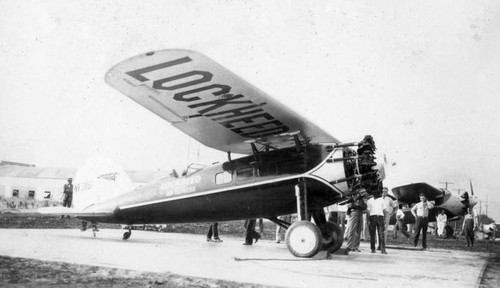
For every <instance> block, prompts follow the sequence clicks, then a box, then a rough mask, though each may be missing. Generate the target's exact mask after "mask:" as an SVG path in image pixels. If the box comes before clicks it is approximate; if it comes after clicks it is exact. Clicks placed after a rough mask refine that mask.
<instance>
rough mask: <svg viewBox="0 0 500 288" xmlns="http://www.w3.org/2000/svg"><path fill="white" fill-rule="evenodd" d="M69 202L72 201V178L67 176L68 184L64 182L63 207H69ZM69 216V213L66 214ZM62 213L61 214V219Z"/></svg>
mask: <svg viewBox="0 0 500 288" xmlns="http://www.w3.org/2000/svg"><path fill="white" fill-rule="evenodd" d="M71 202H73V179H72V178H68V184H64V190H63V207H68V208H70V207H71ZM66 216H67V217H68V218H69V215H66ZM63 217H64V215H61V219H62V218H63Z"/></svg>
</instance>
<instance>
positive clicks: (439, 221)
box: [436, 209, 448, 238]
mask: <svg viewBox="0 0 500 288" xmlns="http://www.w3.org/2000/svg"><path fill="white" fill-rule="evenodd" d="M436 222H437V226H438V227H437V228H438V229H437V234H438V236H439V237H441V238H443V237H444V236H445V235H444V227H445V226H446V222H448V216H446V214H444V209H441V212H439V215H438V217H437V219H436Z"/></svg>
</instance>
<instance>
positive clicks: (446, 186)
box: [439, 181, 454, 190]
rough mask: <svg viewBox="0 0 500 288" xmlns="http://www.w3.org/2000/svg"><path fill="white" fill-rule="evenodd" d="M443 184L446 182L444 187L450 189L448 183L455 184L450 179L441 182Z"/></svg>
mask: <svg viewBox="0 0 500 288" xmlns="http://www.w3.org/2000/svg"><path fill="white" fill-rule="evenodd" d="M439 183H441V184H444V185H445V186H444V189H446V190H448V184H454V183H453V182H448V181H444V182H439Z"/></svg>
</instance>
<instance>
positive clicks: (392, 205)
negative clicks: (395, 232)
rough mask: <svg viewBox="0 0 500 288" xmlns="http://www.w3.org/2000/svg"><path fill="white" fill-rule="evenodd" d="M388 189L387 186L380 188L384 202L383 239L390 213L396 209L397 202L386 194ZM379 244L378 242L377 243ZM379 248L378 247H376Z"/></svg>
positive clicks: (387, 229) (387, 227)
mask: <svg viewBox="0 0 500 288" xmlns="http://www.w3.org/2000/svg"><path fill="white" fill-rule="evenodd" d="M388 193H389V189H387V187H384V188H382V198H383V199H384V202H385V209H386V211H385V213H384V231H385V232H384V239H385V241H387V232H388V231H389V221H390V220H391V217H392V214H394V211H395V210H396V209H398V204H397V203H396V201H394V200H392V198H391V196H389V195H388ZM379 246H380V243H379ZM378 248H380V247H378Z"/></svg>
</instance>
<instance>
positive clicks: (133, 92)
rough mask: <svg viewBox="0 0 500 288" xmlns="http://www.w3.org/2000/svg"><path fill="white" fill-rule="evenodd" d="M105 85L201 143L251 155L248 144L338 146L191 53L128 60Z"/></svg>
mask: <svg viewBox="0 0 500 288" xmlns="http://www.w3.org/2000/svg"><path fill="white" fill-rule="evenodd" d="M106 82H107V83H108V84H109V85H111V86H112V87H114V88H115V89H117V90H119V91H120V92H122V93H123V94H125V95H126V96H128V97H129V98H131V99H133V100H134V101H136V102H137V103H139V104H141V105H142V106H144V107H145V108H147V109H149V110H150V111H152V112H153V113H155V114H156V115H158V116H160V117H161V118H163V119H164V120H166V121H168V122H170V123H171V124H172V125H173V126H175V127H176V128H178V129H179V130H181V131H183V132H184V133H186V134H188V135H190V136H191V137H193V138H195V139H196V140H198V141H199V142H201V143H202V144H204V145H206V146H209V147H212V148H215V149H218V150H221V151H231V152H233V153H240V154H250V153H252V148H251V146H250V145H249V144H248V143H251V142H256V143H260V144H263V145H269V146H272V147H276V148H281V147H286V146H290V144H292V143H293V137H292V136H293V135H299V137H300V138H302V139H303V140H305V141H307V142H310V143H321V142H326V143H337V142H339V141H338V140H337V139H336V138H335V137H333V136H331V135H330V134H328V133H327V132H325V131H324V130H322V129H321V128H319V127H318V126H316V125H315V124H313V123H311V122H309V121H307V120H306V119H305V118H303V117H302V116H300V115H298V114H297V113H295V112H294V111H292V110H290V109H288V108H286V107H285V106H283V105H282V104H280V103H278V102H277V101H276V100H274V99H272V98H271V97H269V96H268V95H266V94H265V93H264V92H262V91H260V90H259V89H257V88H256V87H254V86H252V85H251V84H249V83H247V82H246V81H244V80H243V79H241V78H240V77H238V76H237V75H235V74H233V73H232V72H231V71H229V70H227V69H225V68H224V67H222V66H221V65H219V64H217V63H216V62H214V61H212V60H211V59H209V58H207V57H206V56H204V55H202V54H200V53H197V52H195V51H189V50H161V51H156V52H149V53H146V54H142V55H138V56H135V57H132V58H130V59H127V60H125V61H123V62H121V63H119V64H117V65H116V66H114V67H113V68H111V70H110V71H109V72H108V73H107V74H106Z"/></svg>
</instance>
